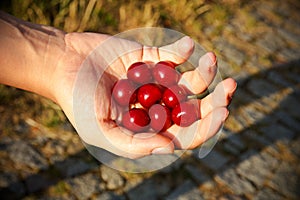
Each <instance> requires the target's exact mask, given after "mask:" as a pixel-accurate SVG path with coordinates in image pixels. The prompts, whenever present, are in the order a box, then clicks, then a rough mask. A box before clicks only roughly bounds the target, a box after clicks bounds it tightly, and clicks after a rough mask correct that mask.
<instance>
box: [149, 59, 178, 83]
mask: <svg viewBox="0 0 300 200" xmlns="http://www.w3.org/2000/svg"><path fill="white" fill-rule="evenodd" d="M152 74H153V77H154V79H155V80H156V81H157V83H159V84H161V85H163V86H166V87H167V86H171V85H175V84H177V83H178V81H179V79H180V77H181V74H180V73H179V72H177V71H176V70H175V69H174V65H173V64H170V62H163V61H162V62H158V63H157V64H156V65H155V67H154V68H153V71H152Z"/></svg>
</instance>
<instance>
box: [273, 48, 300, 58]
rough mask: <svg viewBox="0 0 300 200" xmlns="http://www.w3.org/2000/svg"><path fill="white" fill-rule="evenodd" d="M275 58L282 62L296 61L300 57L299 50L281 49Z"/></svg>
mask: <svg viewBox="0 0 300 200" xmlns="http://www.w3.org/2000/svg"><path fill="white" fill-rule="evenodd" d="M276 55H277V57H279V58H280V59H283V60H284V61H291V60H297V59H299V56H300V50H296V49H281V50H280V51H278V53H276Z"/></svg>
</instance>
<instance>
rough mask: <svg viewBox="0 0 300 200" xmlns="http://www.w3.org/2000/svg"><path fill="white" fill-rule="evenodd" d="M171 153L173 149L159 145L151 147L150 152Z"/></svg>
mask: <svg viewBox="0 0 300 200" xmlns="http://www.w3.org/2000/svg"><path fill="white" fill-rule="evenodd" d="M171 153H173V149H171V148H170V147H159V148H156V149H153V151H152V154H171Z"/></svg>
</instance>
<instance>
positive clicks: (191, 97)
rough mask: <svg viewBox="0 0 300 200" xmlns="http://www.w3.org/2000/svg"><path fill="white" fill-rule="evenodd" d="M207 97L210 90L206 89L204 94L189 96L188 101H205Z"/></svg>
mask: <svg viewBox="0 0 300 200" xmlns="http://www.w3.org/2000/svg"><path fill="white" fill-rule="evenodd" d="M207 95H209V91H208V89H206V90H205V91H204V92H202V93H200V94H193V95H189V96H188V97H187V99H203V98H204V97H206V96H207Z"/></svg>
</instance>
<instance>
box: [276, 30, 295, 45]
mask: <svg viewBox="0 0 300 200" xmlns="http://www.w3.org/2000/svg"><path fill="white" fill-rule="evenodd" d="M277 32H278V33H279V35H280V36H281V37H282V38H284V39H285V40H286V41H287V42H288V43H291V44H295V43H296V44H300V37H299V35H297V34H294V33H292V32H290V31H288V30H286V29H284V28H282V27H281V28H278V29H277Z"/></svg>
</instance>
